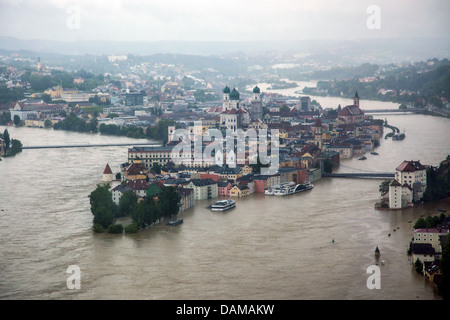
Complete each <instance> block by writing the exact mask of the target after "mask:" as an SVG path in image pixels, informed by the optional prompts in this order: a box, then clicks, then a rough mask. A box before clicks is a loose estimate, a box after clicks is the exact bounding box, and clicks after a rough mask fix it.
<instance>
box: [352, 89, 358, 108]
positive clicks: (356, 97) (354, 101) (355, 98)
mask: <svg viewBox="0 0 450 320" xmlns="http://www.w3.org/2000/svg"><path fill="white" fill-rule="evenodd" d="M353 104H354V105H355V106H358V107H359V96H358V91H356V93H355V97H354V98H353Z"/></svg>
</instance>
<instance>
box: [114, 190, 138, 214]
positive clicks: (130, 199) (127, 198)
mask: <svg viewBox="0 0 450 320" xmlns="http://www.w3.org/2000/svg"><path fill="white" fill-rule="evenodd" d="M137 200H138V199H137V195H136V193H135V192H134V191H128V192H125V193H124V194H123V195H122V197H121V198H120V200H119V210H118V216H119V217H125V216H128V215H130V214H131V213H132V212H133V208H134V206H136V204H137Z"/></svg>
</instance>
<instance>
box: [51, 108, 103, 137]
mask: <svg viewBox="0 0 450 320" xmlns="http://www.w3.org/2000/svg"><path fill="white" fill-rule="evenodd" d="M97 126H98V120H97V119H95V118H94V119H92V120H90V121H89V122H87V121H86V120H84V119H81V118H79V117H78V116H77V115H76V114H75V113H73V112H71V113H70V114H69V115H68V116H67V117H66V118H65V119H64V120H62V121H60V122H57V123H55V124H54V125H53V129H55V130H67V131H76V132H92V133H96V132H98V128H97Z"/></svg>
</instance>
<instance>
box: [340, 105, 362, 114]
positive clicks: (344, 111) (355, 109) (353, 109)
mask: <svg viewBox="0 0 450 320" xmlns="http://www.w3.org/2000/svg"><path fill="white" fill-rule="evenodd" d="M363 114H364V112H363V111H362V110H361V109H360V108H359V107H358V106H356V105H352V106H346V107H345V108H343V109H342V110H341V111H340V112H339V114H338V116H339V117H343V116H359V115H363Z"/></svg>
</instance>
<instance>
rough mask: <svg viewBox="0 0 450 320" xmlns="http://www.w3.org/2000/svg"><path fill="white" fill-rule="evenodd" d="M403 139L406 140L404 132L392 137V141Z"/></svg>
mask: <svg viewBox="0 0 450 320" xmlns="http://www.w3.org/2000/svg"><path fill="white" fill-rule="evenodd" d="M403 139H405V134H404V133H403V132H402V133H397V134H394V135H393V136H392V140H403Z"/></svg>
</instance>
